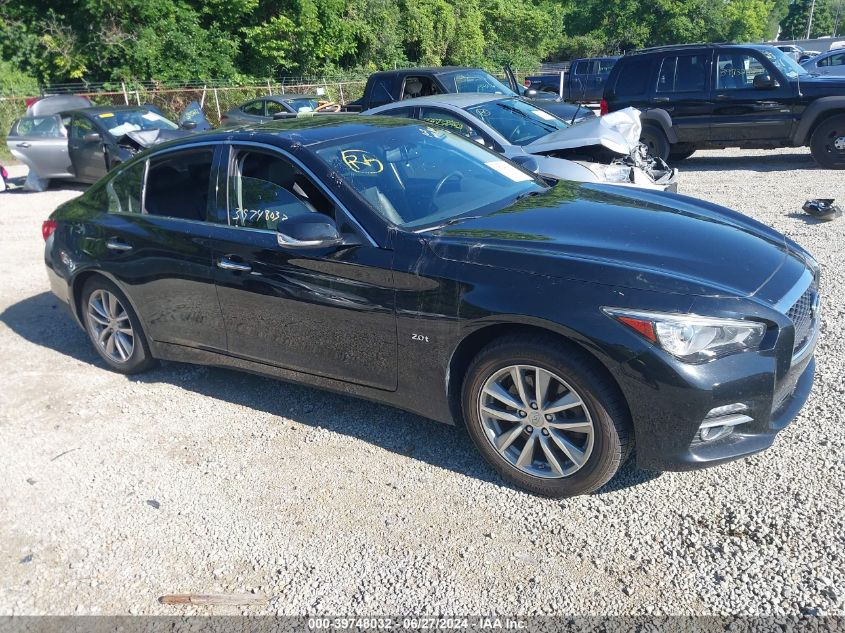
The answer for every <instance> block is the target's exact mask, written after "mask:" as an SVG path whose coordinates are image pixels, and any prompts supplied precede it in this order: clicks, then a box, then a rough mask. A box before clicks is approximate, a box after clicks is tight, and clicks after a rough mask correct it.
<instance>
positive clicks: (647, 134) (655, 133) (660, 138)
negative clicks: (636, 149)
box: [640, 125, 670, 160]
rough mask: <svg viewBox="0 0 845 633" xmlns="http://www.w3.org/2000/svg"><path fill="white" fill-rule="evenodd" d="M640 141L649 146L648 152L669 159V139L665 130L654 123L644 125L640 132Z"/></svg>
mask: <svg viewBox="0 0 845 633" xmlns="http://www.w3.org/2000/svg"><path fill="white" fill-rule="evenodd" d="M640 142H641V143H644V144H645V146H646V147H648V153H649V154H651V155H652V156H656V157H657V158H661V159H663V160H669V149H670V145H669V140H668V139H667V138H666V135H665V134H664V133H663V130H661V129H659V128H656V127H655V126H653V125H644V126H643V130H642V132H640Z"/></svg>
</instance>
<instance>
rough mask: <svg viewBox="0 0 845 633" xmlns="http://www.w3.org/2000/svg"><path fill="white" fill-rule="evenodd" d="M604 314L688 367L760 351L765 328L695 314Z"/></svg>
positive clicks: (618, 311)
mask: <svg viewBox="0 0 845 633" xmlns="http://www.w3.org/2000/svg"><path fill="white" fill-rule="evenodd" d="M603 310H604V312H605V313H607V314H608V315H610V316H611V317H613V318H614V319H616V320H617V321H619V322H620V323H622V324H624V325H627V326H628V327H630V328H631V329H633V330H634V331H635V332H637V333H638V334H640V335H641V336H643V337H644V338H646V339H647V340H649V341H651V342H652V343H654V344H655V345H657V346H658V347H660V348H662V349H664V350H666V351H667V352H669V353H670V354H672V356H675V357H676V358H679V359H680V360H682V361H684V362H688V363H701V362H705V361H708V360H711V359H713V358H718V357H720V356H726V355H728V354H735V353H737V352H745V351H750V350H755V349H759V348H760V343H761V342H762V341H763V337H764V336H765V334H766V326H765V324H763V323H758V322H755V321H739V320H734V319H716V318H711V317H704V316H699V315H696V314H672V313H665V312H644V311H640V310H625V309H621V308H603Z"/></svg>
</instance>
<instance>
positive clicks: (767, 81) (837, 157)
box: [601, 44, 845, 169]
mask: <svg viewBox="0 0 845 633" xmlns="http://www.w3.org/2000/svg"><path fill="white" fill-rule="evenodd" d="M627 106H634V107H636V108H639V109H640V110H642V112H643V115H642V122H643V131H642V141H643V142H644V143H646V144H647V145H648V146H649V148H650V149H651V151H652V153H653V154H655V155H657V156H661V157H662V158H664V159H671V160H681V159H684V158H687V157H689V156H690V155H692V153H693V152H694V151H695V150H696V149H702V148H723V147H742V148H773V147H801V146H805V145H809V146H810V150H811V152H812V154H813V158H815V160H816V162H818V163H819V164H820V165H821V166H822V167H826V168H829V169H845V77H822V76H819V75H812V74H810V73H808V72H807V71H806V70H804V69H803V68H802V67H801V66H799V65H798V64H797V63H796V62H795V60H794V59H792V57H790V56H789V55H787V54H786V53H784V52H783V51H780V50H778V49H777V48H775V47H773V46H765V45H757V44H695V45H684V46H666V47H659V48H652V49H646V50H642V51H637V52H634V53H629V54H628V55H625V56H624V57H623V58H621V59H620V60H619V61H618V62H617V63H616V65H615V66H614V67H613V70H612V71H611V73H610V77H609V78H608V81H607V84H606V86H605V90H604V99H602V103H601V107H602V113H606V112H612V111H614V110H619V109H621V108H625V107H627Z"/></svg>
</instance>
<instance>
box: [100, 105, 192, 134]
mask: <svg viewBox="0 0 845 633" xmlns="http://www.w3.org/2000/svg"><path fill="white" fill-rule="evenodd" d="M96 117H97V119H98V120H99V122H100V125H102V126H104V127H105V128H106V129H107V130H108V132H109V134H111V135H112V136H114V137H115V138H118V137H121V136H123V135H124V134H128V133H129V132H138V131H139V130H178V129H179V126H178V125H176V124H175V123H173V122H172V121H169V120H167V119H165V118H164V117H163V116H161V115H160V114H158V113H156V112H153V111H152V110H147V109H146V108H138V109H137V110H115V111H114V112H100V113H99V114H97V115H96Z"/></svg>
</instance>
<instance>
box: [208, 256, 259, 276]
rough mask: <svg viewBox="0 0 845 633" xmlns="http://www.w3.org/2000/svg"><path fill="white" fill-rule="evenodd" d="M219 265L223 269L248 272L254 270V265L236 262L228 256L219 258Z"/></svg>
mask: <svg viewBox="0 0 845 633" xmlns="http://www.w3.org/2000/svg"><path fill="white" fill-rule="evenodd" d="M217 267H218V268H222V269H223V270H237V271H240V272H242V273H248V272H249V271H251V270H252V266H250V265H249V264H242V263H241V262H235V261H232V260H231V259H229V258H228V257H221V258H220V259H219V260H217Z"/></svg>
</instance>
